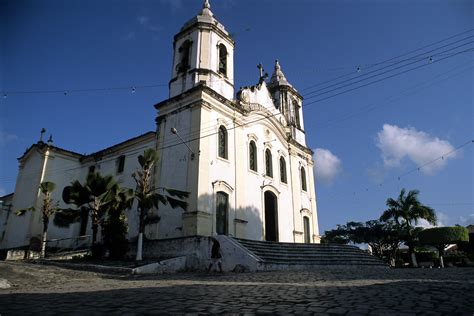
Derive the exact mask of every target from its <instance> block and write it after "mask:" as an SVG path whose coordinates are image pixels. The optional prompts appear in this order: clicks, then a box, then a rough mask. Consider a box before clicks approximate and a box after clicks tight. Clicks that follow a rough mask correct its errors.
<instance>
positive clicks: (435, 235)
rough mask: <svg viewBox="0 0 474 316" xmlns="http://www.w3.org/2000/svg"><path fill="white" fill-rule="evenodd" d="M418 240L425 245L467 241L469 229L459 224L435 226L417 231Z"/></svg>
mask: <svg viewBox="0 0 474 316" xmlns="http://www.w3.org/2000/svg"><path fill="white" fill-rule="evenodd" d="M418 237H419V239H420V242H421V243H422V244H425V245H435V246H440V245H443V246H444V245H447V244H455V243H458V242H462V241H469V231H468V230H467V229H466V228H464V227H461V226H454V227H435V228H428V229H424V230H422V231H421V232H419V233H418Z"/></svg>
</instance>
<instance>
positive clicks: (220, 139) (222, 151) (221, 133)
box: [218, 125, 227, 159]
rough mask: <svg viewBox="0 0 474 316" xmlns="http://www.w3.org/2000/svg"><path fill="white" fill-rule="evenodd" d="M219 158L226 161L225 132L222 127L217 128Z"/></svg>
mask: <svg viewBox="0 0 474 316" xmlns="http://www.w3.org/2000/svg"><path fill="white" fill-rule="evenodd" d="M218 142H219V157H221V158H224V159H227V130H226V128H225V127H224V126H222V125H221V126H220V127H219V137H218Z"/></svg>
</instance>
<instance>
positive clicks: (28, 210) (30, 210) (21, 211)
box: [15, 206, 35, 216]
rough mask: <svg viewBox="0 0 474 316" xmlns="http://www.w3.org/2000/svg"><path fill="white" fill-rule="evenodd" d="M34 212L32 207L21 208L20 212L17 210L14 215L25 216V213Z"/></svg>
mask: <svg viewBox="0 0 474 316" xmlns="http://www.w3.org/2000/svg"><path fill="white" fill-rule="evenodd" d="M33 211H35V208H34V207H33V206H32V207H29V208H23V209H21V210H18V211H16V212H15V215H16V216H23V215H25V214H26V212H33Z"/></svg>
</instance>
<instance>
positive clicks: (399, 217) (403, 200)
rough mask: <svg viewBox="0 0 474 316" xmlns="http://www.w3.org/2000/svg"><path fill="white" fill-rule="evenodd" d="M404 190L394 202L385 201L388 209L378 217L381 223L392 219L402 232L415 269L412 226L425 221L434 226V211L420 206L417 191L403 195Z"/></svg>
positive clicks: (390, 200)
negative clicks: (422, 220) (419, 221)
mask: <svg viewBox="0 0 474 316" xmlns="http://www.w3.org/2000/svg"><path fill="white" fill-rule="evenodd" d="M405 193H406V191H405V189H402V190H401V191H400V195H399V196H398V198H397V199H396V200H394V199H392V198H389V199H387V202H386V204H387V206H388V209H387V210H386V211H385V212H384V213H383V214H382V216H380V220H381V221H388V220H390V219H394V220H395V222H396V223H397V226H398V227H400V228H401V229H402V231H403V232H404V235H405V236H404V239H405V243H406V244H407V245H408V253H409V254H410V257H411V261H412V266H413V267H416V266H417V263H416V257H415V253H414V239H415V229H414V226H413V224H414V225H416V224H418V220H420V219H425V220H426V221H428V223H430V224H433V225H436V214H435V211H434V210H433V209H432V208H430V207H428V206H426V205H423V204H421V202H420V201H419V200H418V194H419V193H420V192H419V191H418V190H411V191H409V192H408V194H405Z"/></svg>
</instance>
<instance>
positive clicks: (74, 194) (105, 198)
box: [55, 172, 121, 255]
mask: <svg viewBox="0 0 474 316" xmlns="http://www.w3.org/2000/svg"><path fill="white" fill-rule="evenodd" d="M120 192H121V191H120V188H119V185H118V184H117V183H116V182H115V179H114V178H113V177H112V176H104V177H103V176H101V175H100V173H98V172H91V173H89V174H88V175H87V178H86V182H85V183H84V184H81V183H80V182H79V181H78V180H76V181H74V182H72V183H71V185H69V186H67V187H65V188H64V190H63V200H64V202H65V203H67V204H73V205H75V206H76V207H77V209H69V210H64V211H63V212H60V213H58V214H57V215H56V218H55V223H57V224H58V225H62V224H66V225H68V224H70V223H72V222H73V221H77V220H79V219H80V216H81V212H87V213H89V216H90V218H91V226H92V251H93V254H94V255H95V254H96V253H95V252H96V250H97V233H98V229H99V226H101V225H102V224H103V220H104V216H105V215H106V213H107V211H108V210H110V209H111V208H114V207H117V203H118V202H117V197H118V196H119V193H120Z"/></svg>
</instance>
